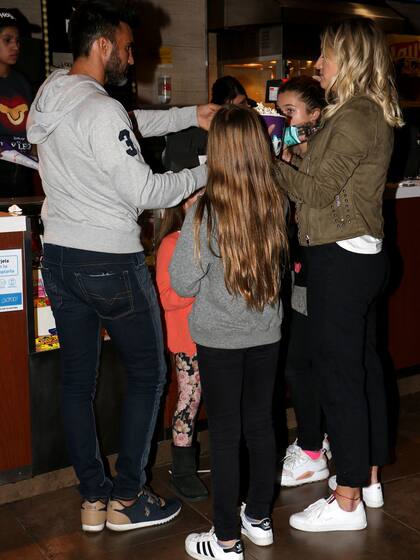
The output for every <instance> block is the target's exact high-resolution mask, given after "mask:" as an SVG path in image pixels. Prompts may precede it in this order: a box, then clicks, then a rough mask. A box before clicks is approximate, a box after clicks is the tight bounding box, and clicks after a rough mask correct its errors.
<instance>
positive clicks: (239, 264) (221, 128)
mask: <svg viewBox="0 0 420 560" xmlns="http://www.w3.org/2000/svg"><path fill="white" fill-rule="evenodd" d="M207 158H208V159H207V163H208V182H207V187H206V191H205V193H204V195H203V197H202V198H201V199H200V201H199V202H198V205H197V209H196V213H195V217H194V236H195V247H196V255H197V257H198V258H199V257H200V242H199V235H200V224H201V222H202V220H203V218H204V212H205V210H206V211H207V242H208V244H209V247H211V244H210V239H211V236H212V235H215V236H216V239H217V242H218V246H219V250H220V256H221V258H222V261H223V268H224V275H225V284H226V288H227V290H228V292H229V293H230V294H234V295H238V296H242V297H243V298H244V299H245V301H246V303H247V305H248V307H250V308H251V309H255V310H258V311H262V310H263V309H264V306H266V305H273V304H275V303H277V302H278V300H279V291H280V276H281V264H282V263H281V260H282V257H283V256H285V255H286V254H287V247H288V242H287V233H286V223H285V206H286V201H285V197H284V195H283V194H282V192H281V191H280V189H279V187H278V184H277V182H276V179H275V173H274V166H273V157H272V152H271V143H270V138H269V136H268V132H267V127H266V126H265V124H264V123H263V122H262V120H261V118H260V116H259V115H258V113H256V112H255V111H254V110H253V109H248V108H246V107H239V106H236V105H227V106H223V107H222V108H221V109H220V110H219V111H218V113H217V114H216V115H215V116H214V118H213V121H212V123H211V126H210V131H209V137H208V148H207Z"/></svg>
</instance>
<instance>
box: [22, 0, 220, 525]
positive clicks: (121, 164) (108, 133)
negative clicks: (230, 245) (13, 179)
mask: <svg viewBox="0 0 420 560" xmlns="http://www.w3.org/2000/svg"><path fill="white" fill-rule="evenodd" d="M128 19H129V18H128V16H127V14H126V13H123V12H122V11H121V10H119V9H118V7H117V6H116V2H115V1H114V2H111V1H106V0H88V1H85V2H84V3H82V4H80V5H79V7H78V8H77V9H76V10H75V11H74V12H73V14H72V17H71V20H70V41H71V45H72V50H73V55H74V63H73V66H72V68H71V69H70V71H69V72H67V71H63V70H59V71H56V72H54V73H53V74H52V75H51V76H50V77H49V78H48V79H47V80H46V81H45V82H44V84H43V85H42V86H41V88H40V90H39V92H38V94H37V96H36V99H35V101H34V103H33V105H32V107H31V110H30V115H29V119H28V138H29V141H30V142H32V143H33V144H37V145H38V154H39V162H40V175H41V178H42V182H43V187H44V191H45V194H46V198H45V202H44V205H43V208H42V220H43V223H44V227H45V236H44V256H43V264H42V269H43V270H42V274H43V278H44V282H45V286H46V289H47V293H48V296H49V298H50V300H51V305H52V309H53V312H54V316H55V320H56V324H57V330H58V335H59V338H60V347H61V350H60V352H61V363H62V397H61V407H62V415H63V421H64V427H65V432H66V439H67V446H68V449H69V453H70V458H71V460H72V463H73V465H74V468H75V471H76V474H77V476H78V478H79V480H80V492H81V494H82V497H83V503H82V509H81V517H82V528H83V529H84V530H86V531H100V530H102V529H103V528H104V526H105V523H106V525H107V527H109V528H110V529H113V530H116V531H125V530H129V529H134V528H138V527H145V526H150V525H157V524H161V523H164V522H166V521H169V520H170V519H172V518H174V517H175V516H176V515H177V514H178V513H179V511H180V509H181V504H180V502H179V501H178V500H174V499H167V500H164V499H163V498H160V497H158V496H156V495H154V494H153V493H152V492H151V491H150V490H149V489H147V488H145V487H144V484H145V473H144V469H145V466H146V463H147V460H148V455H149V450H150V442H151V438H152V434H153V431H154V427H155V422H156V416H157V412H158V409H159V403H160V397H161V394H162V390H163V385H164V380H165V362H164V356H163V343H162V331H161V324H160V313H159V307H158V303H157V299H156V295H155V291H154V287H153V284H152V282H151V279H150V276H149V273H148V270H147V267H146V264H145V260H144V253H143V250H142V246H141V243H140V230H139V226H138V225H137V220H138V216H139V214H140V213H141V211H142V210H143V209H146V208H164V207H168V206H173V205H176V204H178V203H179V202H180V201H181V200H182V199H184V198H185V197H187V196H189V195H190V194H191V193H193V192H194V191H195V190H196V189H198V188H200V187H202V186H204V185H205V183H206V169H205V167H204V166H200V167H197V168H195V169H192V170H184V171H181V172H180V173H175V174H174V173H167V174H163V175H158V174H153V172H152V171H151V169H150V168H149V167H148V165H147V164H146V163H145V162H144V160H143V158H142V155H141V151H140V146H139V144H138V142H137V140H136V138H135V136H134V134H133V130H132V124H131V121H130V118H129V116H128V115H127V113H126V111H125V110H124V108H123V107H122V106H121V105H120V103H118V102H117V101H115V100H114V99H112V98H110V97H109V96H108V95H107V93H106V91H105V89H104V87H103V86H104V84H105V83H107V82H108V83H114V84H115V83H122V82H123V81H124V80H125V79H126V76H127V70H128V67H129V65H132V64H133V63H134V60H133V55H132V44H133V34H132V30H131V27H130V25H129V23H128ZM217 108H218V107H217V106H214V105H203V106H199V107H188V108H184V109H170V110H169V111H134V116H135V118H136V119H137V123H138V128H139V131H140V133H141V134H142V135H143V136H145V137H146V136H159V135H163V134H166V133H168V132H176V131H178V130H181V129H184V128H187V127H189V126H197V125H200V126H202V127H204V128H208V125H209V123H210V120H211V117H212V115H213V114H214V112H215V111H216V110H217ZM102 326H104V327H105V328H106V330H107V331H108V333H109V334H110V336H111V339H112V340H113V342H114V344H115V346H116V347H117V349H118V351H119V354H120V356H121V359H122V361H123V363H124V366H125V368H126V371H127V386H126V396H125V399H124V402H123V408H122V415H121V428H120V434H121V435H120V452H119V457H118V461H117V464H116V470H117V476H116V477H115V479H114V480H113V482H111V480H109V479H108V478H107V477H106V475H105V472H104V468H103V464H102V461H101V457H100V454H99V451H98V449H99V447H98V442H97V435H96V427H95V419H94V415H93V409H92V401H93V398H94V395H95V385H96V383H95V381H96V375H97V370H98V361H99V355H100V346H101V344H100V331H101V327H102Z"/></svg>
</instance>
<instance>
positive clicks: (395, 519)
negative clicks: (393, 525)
mask: <svg viewBox="0 0 420 560" xmlns="http://www.w3.org/2000/svg"><path fill="white" fill-rule="evenodd" d="M382 512H383V513H384V514H385V515H386V516H387V517H389V518H390V519H392V520H393V521H396V522H397V523H398V524H399V525H402V526H403V527H405V528H406V529H409V530H410V531H413V532H414V533H416V534H417V535H419V536H420V531H419V529H416V528H415V527H412V526H411V525H408V524H407V523H404V521H402V520H401V519H398V517H395V516H394V515H392V514H391V513H388V512H387V511H386V510H385V509H382Z"/></svg>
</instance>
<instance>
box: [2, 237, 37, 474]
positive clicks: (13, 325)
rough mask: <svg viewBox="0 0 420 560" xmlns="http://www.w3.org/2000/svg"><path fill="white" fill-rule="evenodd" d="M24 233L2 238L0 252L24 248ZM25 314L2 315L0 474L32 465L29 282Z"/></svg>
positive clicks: (18, 312) (24, 286) (22, 312)
mask: <svg viewBox="0 0 420 560" xmlns="http://www.w3.org/2000/svg"><path fill="white" fill-rule="evenodd" d="M24 236H25V233H24V232H17V233H2V234H0V250H3V249H16V248H22V253H23V252H24V243H23V241H24ZM23 272H24V278H23V301H24V302H25V304H24V309H23V311H13V312H3V313H0V399H1V402H0V473H1V471H10V470H14V469H18V468H19V467H22V466H27V465H30V464H31V463H32V453H31V421H30V405H29V365H28V335H27V318H26V278H25V269H23Z"/></svg>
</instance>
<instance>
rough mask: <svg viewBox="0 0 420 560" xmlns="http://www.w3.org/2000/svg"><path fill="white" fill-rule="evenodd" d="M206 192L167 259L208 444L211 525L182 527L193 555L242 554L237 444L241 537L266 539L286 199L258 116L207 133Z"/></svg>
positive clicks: (224, 114) (228, 110) (229, 120)
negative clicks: (194, 360)
mask: <svg viewBox="0 0 420 560" xmlns="http://www.w3.org/2000/svg"><path fill="white" fill-rule="evenodd" d="M208 170H209V175H208V183H207V187H206V191H205V194H204V195H203V197H202V198H201V199H200V200H199V202H198V203H197V205H196V206H195V207H193V208H192V209H191V210H190V211H189V212H188V214H187V216H186V218H185V221H184V225H183V227H182V231H181V235H180V238H179V240H178V243H177V246H176V249H175V252H174V256H173V259H172V262H171V265H170V274H171V282H172V285H173V287H174V289H175V290H176V291H177V292H178V294H179V295H182V296H184V297H192V296H195V301H194V304H193V309H192V311H191V314H190V317H189V325H190V331H191V335H192V337H193V339H194V341H195V342H196V343H197V354H198V363H199V367H200V375H201V381H202V386H203V396H204V402H205V406H206V411H207V416H208V422H209V432H210V442H211V468H212V479H213V491H214V502H213V507H214V530H213V529H212V530H211V531H210V532H208V533H201V534H196V533H194V534H191V535H189V536H188V537H187V539H186V543H185V544H186V551H187V553H188V554H189V555H190V556H192V557H193V558H197V559H206V558H210V557H213V558H224V559H225V560H230V559H234V560H241V559H242V558H243V550H242V543H241V541H240V540H239V536H240V529H239V518H238V515H237V510H236V507H237V503H238V498H239V470H240V469H239V444H240V439H241V433H242V432H243V434H244V436H245V440H246V443H247V446H248V450H249V463H250V477H249V490H248V496H247V500H246V505H245V504H243V506H242V508H241V515H240V517H241V525H242V529H241V531H242V534H245V535H246V536H247V537H248V538H249V539H250V540H252V541H253V542H254V543H255V544H257V545H261V546H265V545H269V544H271V543H272V542H273V533H272V529H271V521H270V517H269V516H270V504H271V501H272V498H273V490H274V480H275V467H276V448H275V441H274V434H273V425H272V415H271V408H272V398H273V387H274V380H275V376H276V370H277V359H278V348H279V341H280V326H281V320H282V306H281V303H280V299H279V291H280V279H281V269H282V264H283V259H284V258H285V256H286V254H287V234H286V225H285V198H284V196H283V195H282V194H281V191H280V189H279V187H278V185H277V182H276V178H275V172H274V168H273V158H272V153H271V148H270V139H269V136H268V133H267V129H266V128H265V125H264V123H263V122H262V121H261V120H260V117H259V115H258V114H257V113H256V112H255V111H253V110H252V109H248V108H241V107H237V106H234V105H231V106H229V107H227V106H224V107H222V108H221V109H220V110H219V112H218V113H217V114H216V116H215V117H214V119H213V122H212V125H211V128H210V131H209V140H208Z"/></svg>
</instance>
